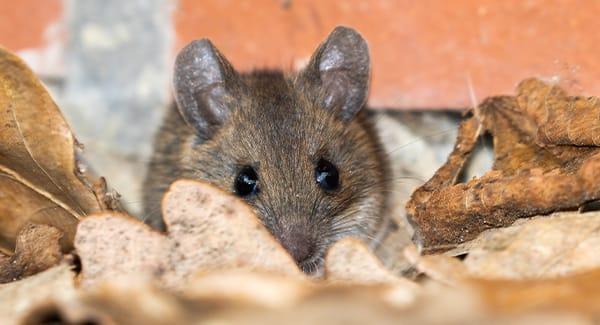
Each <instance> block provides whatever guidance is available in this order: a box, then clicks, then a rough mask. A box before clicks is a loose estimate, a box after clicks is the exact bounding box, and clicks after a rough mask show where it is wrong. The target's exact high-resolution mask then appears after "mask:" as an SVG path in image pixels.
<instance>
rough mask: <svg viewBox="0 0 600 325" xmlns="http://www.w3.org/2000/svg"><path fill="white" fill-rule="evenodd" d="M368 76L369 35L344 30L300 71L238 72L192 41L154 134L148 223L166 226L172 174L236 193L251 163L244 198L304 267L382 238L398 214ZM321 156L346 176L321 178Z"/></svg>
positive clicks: (315, 267)
mask: <svg viewBox="0 0 600 325" xmlns="http://www.w3.org/2000/svg"><path fill="white" fill-rule="evenodd" d="M369 77H370V60H369V55H368V49H367V46H366V42H365V41H364V40H363V39H362V37H361V36H360V35H359V34H358V33H357V32H355V31H354V30H352V29H350V28H346V27H337V28H336V29H335V30H334V31H333V32H332V33H331V34H330V36H329V37H328V38H327V40H326V41H325V42H324V43H323V44H321V45H320V46H319V48H318V49H317V50H316V52H315V54H314V55H313V56H312V58H311V60H310V63H309V64H308V66H307V67H306V68H305V69H304V70H302V71H300V72H298V73H283V72H282V71H277V70H274V71H270V70H258V71H253V72H250V73H243V74H240V73H238V72H236V71H235V70H234V69H233V67H232V66H231V64H229V63H228V62H227V60H226V59H225V57H224V56H223V55H222V54H221V53H220V52H219V51H218V50H217V49H216V48H215V47H214V46H213V45H212V43H210V41H208V40H200V41H194V42H192V43H191V44H190V45H188V46H187V47H186V48H184V49H183V50H182V51H181V52H180V54H179V55H178V57H177V60H176V63H175V76H174V90H175V98H176V103H174V104H173V105H172V106H171V107H170V108H169V110H168V112H167V114H166V116H165V119H164V122H163V124H162V126H161V128H160V130H159V132H158V133H157V135H156V138H155V146H154V153H153V155H152V158H151V162H150V164H149V168H148V174H147V177H146V180H145V185H144V217H145V219H146V221H147V222H148V223H149V224H151V225H152V226H154V227H156V228H159V229H164V224H163V222H162V217H161V212H160V202H161V198H162V196H163V194H164V193H165V191H166V190H167V189H168V187H169V185H170V184H171V183H172V182H173V181H175V180H176V179H180V178H187V179H199V180H205V181H208V182H210V183H212V184H214V185H216V186H217V187H219V188H221V189H223V190H225V191H229V192H232V193H234V194H235V193H236V184H237V183H236V179H238V177H239V176H240V170H242V169H243V168H250V169H252V170H253V171H254V172H255V173H256V177H257V181H256V184H257V185H255V186H256V187H255V189H256V191H255V192H253V193H252V194H250V195H247V196H243V197H242V199H244V200H245V201H246V202H247V203H249V204H250V205H251V206H252V207H253V208H254V209H255V211H256V212H257V215H258V217H259V218H260V219H261V221H262V223H263V224H264V225H265V227H266V228H267V229H268V230H269V231H270V232H271V233H272V234H273V236H274V237H275V238H276V239H277V240H278V241H279V242H280V243H281V244H282V246H283V247H285V248H286V249H287V250H288V252H289V253H290V254H291V255H292V257H294V259H295V260H296V262H297V263H298V265H299V266H300V267H301V268H302V269H303V270H304V271H305V272H307V273H315V272H318V271H320V270H322V266H323V259H324V255H325V253H326V250H327V248H328V247H329V246H330V245H331V244H332V243H333V242H335V241H337V240H339V239H340V238H343V237H347V236H353V237H357V238H361V239H362V240H364V241H365V242H367V243H368V244H370V245H371V246H375V245H376V244H377V242H378V238H379V237H381V234H382V232H383V231H385V229H386V227H387V226H388V225H389V223H390V220H389V217H388V216H387V215H386V210H387V205H388V202H387V198H388V192H389V167H388V159H387V156H386V154H385V152H384V150H383V147H382V145H381V144H380V142H379V139H378V137H377V134H376V132H375V129H374V125H373V121H372V117H371V115H370V114H369V113H368V112H367V111H366V109H365V102H366V98H367V93H368V84H369ZM322 161H326V162H328V163H330V164H331V165H333V166H334V168H335V169H336V171H337V172H338V173H339V181H338V182H337V183H335V184H337V185H338V186H337V187H336V188H335V189H333V190H331V189H329V190H325V189H324V188H323V186H322V185H323V184H322V183H319V182H318V181H317V179H316V175H317V174H316V173H317V172H316V168H317V165H318V164H321V162H322ZM330 168H331V167H330ZM335 184H334V185H335ZM326 185H331V184H326ZM238 194H239V191H238Z"/></svg>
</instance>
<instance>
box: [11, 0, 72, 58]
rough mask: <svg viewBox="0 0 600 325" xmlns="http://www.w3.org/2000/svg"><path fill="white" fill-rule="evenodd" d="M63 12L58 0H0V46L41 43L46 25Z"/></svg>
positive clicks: (33, 46)
mask: <svg viewBox="0 0 600 325" xmlns="http://www.w3.org/2000/svg"><path fill="white" fill-rule="evenodd" d="M61 16H62V1H61V0H18V1H11V0H0V17H1V18H0V46H2V47H5V48H7V49H10V50H12V51H19V50H22V49H26V48H37V47H42V46H44V44H45V40H44V32H45V31H46V28H47V27H48V26H49V25H50V24H52V23H54V22H56V21H57V20H59V19H60V18H61Z"/></svg>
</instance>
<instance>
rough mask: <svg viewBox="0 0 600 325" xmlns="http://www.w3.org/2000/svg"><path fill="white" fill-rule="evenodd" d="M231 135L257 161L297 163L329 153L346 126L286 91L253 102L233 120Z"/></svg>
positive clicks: (297, 95)
mask: <svg viewBox="0 0 600 325" xmlns="http://www.w3.org/2000/svg"><path fill="white" fill-rule="evenodd" d="M229 127H230V128H231V129H232V131H233V132H231V135H232V136H233V137H234V138H237V139H238V140H240V141H241V142H242V143H243V145H244V147H245V149H246V150H247V151H251V153H253V154H255V155H256V157H259V158H260V157H264V155H269V156H272V155H275V156H278V157H279V159H286V158H290V159H295V158H298V157H296V156H297V155H298V154H301V155H304V156H314V155H317V154H318V153H319V151H323V150H327V149H328V148H327V147H328V144H329V143H333V142H335V140H334V139H336V138H339V137H340V135H341V134H342V133H343V129H344V127H343V125H342V123H341V122H339V121H336V120H335V118H334V117H333V116H332V115H331V114H329V112H327V111H326V110H325V109H323V108H320V107H317V106H316V105H314V104H313V103H312V102H311V101H310V99H308V98H304V97H303V96H301V95H299V94H296V93H294V92H293V89H292V90H287V91H286V93H284V94H277V95H276V96H273V97H264V96H263V97H258V98H253V99H252V101H251V102H248V103H245V105H244V106H242V107H240V109H239V111H238V112H236V114H234V115H233V116H232V120H231V125H230V126H229Z"/></svg>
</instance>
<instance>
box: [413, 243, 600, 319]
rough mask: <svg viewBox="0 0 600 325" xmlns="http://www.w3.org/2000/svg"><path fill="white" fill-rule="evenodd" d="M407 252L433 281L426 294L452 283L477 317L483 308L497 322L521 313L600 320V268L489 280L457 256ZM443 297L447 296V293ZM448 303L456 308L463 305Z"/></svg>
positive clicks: (414, 251)
mask: <svg viewBox="0 0 600 325" xmlns="http://www.w3.org/2000/svg"><path fill="white" fill-rule="evenodd" d="M534 250H535V249H534ZM405 253H406V254H407V258H408V259H409V260H410V261H411V262H412V263H414V265H415V267H416V268H417V269H418V270H419V271H421V272H422V273H423V274H424V275H426V276H427V277H428V278H429V279H431V280H433V282H432V281H430V282H429V284H425V285H423V288H424V290H423V292H424V293H425V294H430V293H431V292H430V291H431V289H432V285H434V287H435V284H437V283H440V282H441V283H442V284H444V285H448V284H449V285H451V286H452V288H453V291H459V292H468V293H469V295H467V296H465V298H468V299H471V300H473V301H474V302H475V305H474V306H472V308H473V309H472V311H473V313H475V314H476V313H480V312H481V311H482V309H483V310H485V311H486V312H488V313H491V315H493V319H494V320H498V319H499V318H502V317H506V316H509V315H515V314H519V313H541V314H546V315H549V314H551V313H559V314H563V315H564V314H568V315H571V316H575V317H576V318H575V319H580V320H583V324H593V323H594V322H593V321H592V320H593V319H597V318H598V317H600V305H599V304H598V300H599V299H600V286H599V285H598V283H600V282H599V281H598V280H600V268H595V269H591V270H588V271H586V272H583V273H577V274H570V275H566V276H559V277H554V278H546V279H526V280H523V279H490V278H482V277H480V274H477V273H476V272H472V271H471V270H470V269H469V268H468V267H466V266H465V265H463V264H462V263H460V261H459V260H458V259H456V258H454V257H450V256H447V255H442V254H436V255H419V254H418V252H417V251H416V250H414V249H408V250H407V251H406V252H405ZM440 294H441V295H443V294H445V293H444V290H442V291H440V292H438V295H440ZM446 294H447V293H446ZM431 298H433V297H429V299H431ZM449 303H450V306H452V307H453V308H460V307H461V306H462V304H458V303H455V302H449ZM482 307H483V308H482ZM429 308H430V309H431V310H433V309H434V307H433V306H429ZM473 323H474V322H473ZM533 323H537V322H533ZM568 323H569V324H571V321H569V322H568ZM559 324H560V322H559Z"/></svg>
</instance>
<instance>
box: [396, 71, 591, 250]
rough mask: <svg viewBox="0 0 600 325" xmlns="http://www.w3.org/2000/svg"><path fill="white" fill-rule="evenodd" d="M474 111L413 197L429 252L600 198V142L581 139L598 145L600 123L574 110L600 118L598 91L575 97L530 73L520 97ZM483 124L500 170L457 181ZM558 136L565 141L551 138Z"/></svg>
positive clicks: (411, 207)
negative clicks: (594, 94)
mask: <svg viewBox="0 0 600 325" xmlns="http://www.w3.org/2000/svg"><path fill="white" fill-rule="evenodd" d="M474 113H475V115H474V116H472V117H470V118H468V119H467V120H465V121H464V122H463V123H462V125H461V128H460V130H459V135H458V139H457V142H456V146H455V148H454V151H453V152H452V154H451V155H450V157H449V158H448V160H447V162H446V164H444V165H443V166H442V167H441V168H440V169H439V170H438V171H437V172H436V174H435V175H434V176H433V177H432V178H431V180H429V181H428V182H427V183H426V184H425V185H423V186H422V187H420V188H419V189H417V190H416V191H415V192H414V193H413V196H412V197H411V200H410V201H409V203H408V204H407V211H408V215H409V219H410V221H411V223H412V224H413V226H414V228H415V240H416V241H417V243H418V244H419V245H420V246H421V248H422V249H423V251H424V252H427V253H433V252H438V251H445V250H449V249H452V248H454V247H456V245H458V244H460V243H464V242H466V241H469V240H472V239H474V238H475V237H476V236H477V235H478V234H479V233H481V232H482V231H484V230H486V229H490V228H497V227H504V226H507V225H510V224H511V223H513V222H514V221H515V220H516V219H518V218H522V217H530V216H535V215H539V214H547V213H551V212H554V211H560V210H568V209H572V210H576V209H577V208H578V207H579V206H581V205H582V204H584V203H586V202H589V201H591V200H597V199H599V198H600V184H598V182H596V179H598V178H599V177H600V148H598V147H595V146H587V147H586V146H581V145H595V142H594V141H595V137H597V136H598V135H596V134H595V133H597V132H596V131H595V130H596V129H597V128H596V126H594V125H593V124H594V123H591V124H590V123H587V122H584V121H583V120H582V119H581V118H579V117H574V116H577V115H585V116H586V117H587V118H588V119H594V120H597V116H598V114H600V105H598V104H597V101H596V100H595V98H588V99H585V100H584V99H582V98H580V97H568V96H566V95H565V94H564V92H563V91H562V90H560V89H559V88H558V87H555V86H548V85H545V84H544V83H542V82H540V81H538V80H535V79H528V80H525V81H523V82H522V83H521V84H520V85H519V87H518V88H517V96H515V97H510V96H499V97H492V98H488V99H486V100H485V101H484V102H483V103H482V104H480V105H479V106H478V107H477V109H476V110H475V112H474ZM550 116H553V117H554V118H558V117H565V118H568V119H567V120H565V124H564V125H562V127H563V128H564V129H566V131H565V130H564V129H560V128H559V127H558V126H559V125H558V124H555V122H551V121H550V120H549V117H550ZM560 121H561V123H562V120H560ZM577 123H579V124H577ZM581 123H583V125H585V126H590V127H591V129H586V128H582V127H581V125H582V124H581ZM482 131H486V132H489V133H491V134H492V136H493V138H494V156H495V161H494V166H493V170H492V171H490V172H488V173H486V174H485V175H484V176H482V177H480V178H476V179H473V180H471V181H469V182H467V183H465V184H456V185H455V183H456V182H457V179H458V176H459V175H460V173H461V171H462V170H463V167H464V165H465V163H466V161H467V159H468V157H469V156H470V154H471V152H472V150H473V148H474V146H475V141H476V139H477V137H478V136H479V134H480V133H481V132H482ZM577 132H579V133H583V134H576V133H577ZM588 133H589V134H588ZM553 140H556V141H557V142H556V143H549V142H548V141H553ZM569 141H570V142H569Z"/></svg>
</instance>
